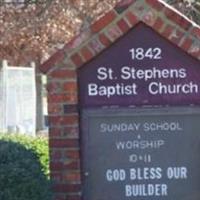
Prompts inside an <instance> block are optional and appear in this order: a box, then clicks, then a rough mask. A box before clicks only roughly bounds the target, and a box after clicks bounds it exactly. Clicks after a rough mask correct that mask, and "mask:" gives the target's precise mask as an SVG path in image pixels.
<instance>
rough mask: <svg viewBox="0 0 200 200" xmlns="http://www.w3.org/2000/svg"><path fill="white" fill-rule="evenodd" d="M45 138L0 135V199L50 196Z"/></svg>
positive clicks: (44, 198) (36, 199)
mask: <svg viewBox="0 0 200 200" xmlns="http://www.w3.org/2000/svg"><path fill="white" fill-rule="evenodd" d="M48 152H49V151H48V140H47V139H46V138H33V137H28V136H23V135H10V134H9V135H5V134H4V135H3V134H1V135H0V199H2V200H50V199H51V192H50V180H49V153H48Z"/></svg>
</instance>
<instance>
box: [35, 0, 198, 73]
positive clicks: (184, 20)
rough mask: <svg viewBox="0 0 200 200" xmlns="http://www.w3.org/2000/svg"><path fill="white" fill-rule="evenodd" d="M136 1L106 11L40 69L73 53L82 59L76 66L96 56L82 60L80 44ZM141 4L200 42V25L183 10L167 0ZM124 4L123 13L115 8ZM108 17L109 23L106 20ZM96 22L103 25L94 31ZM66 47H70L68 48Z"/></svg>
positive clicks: (90, 39) (104, 27)
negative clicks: (171, 4)
mask: <svg viewBox="0 0 200 200" xmlns="http://www.w3.org/2000/svg"><path fill="white" fill-rule="evenodd" d="M136 2H137V3H138V1H135V0H122V1H121V3H118V4H117V5H116V7H115V8H113V9H112V10H111V11H109V12H108V13H105V14H104V15H103V16H102V17H101V18H100V19H98V20H97V21H95V22H94V23H93V24H91V26H89V27H88V29H87V30H85V31H83V32H82V33H80V35H79V36H75V37H74V38H73V39H72V40H71V41H70V42H69V43H68V44H70V45H67V44H66V45H65V46H64V48H63V49H61V50H59V52H56V53H55V54H53V56H51V57H50V58H49V59H48V60H47V61H45V62H44V63H43V64H42V65H41V66H40V68H39V69H40V71H41V72H43V73H48V71H50V70H51V69H52V68H54V67H55V64H56V63H59V62H60V61H61V60H62V59H66V58H64V57H68V58H69V59H71V56H72V54H73V55H77V56H79V57H80V59H79V61H80V60H81V62H79V64H78V65H77V62H75V63H74V65H75V66H76V67H80V66H82V65H84V64H85V63H86V62H88V61H89V60H90V59H92V58H94V57H96V56H97V54H94V55H92V54H91V53H90V52H88V55H89V53H90V54H91V55H90V56H89V58H88V59H83V60H82V58H83V57H84V55H83V56H82V55H81V53H80V45H81V44H82V43H89V42H91V41H92V40H93V38H94V37H96V36H99V35H100V34H102V32H103V31H105V30H107V27H109V25H111V24H112V23H113V21H115V22H119V21H120V20H121V19H122V18H124V16H126V14H128V13H129V12H130V10H131V9H132V8H134V4H135V3H136ZM141 4H145V5H146V6H149V7H150V8H152V10H154V12H162V15H164V17H165V18H166V19H168V21H169V22H170V21H171V23H173V24H174V25H176V27H178V28H180V29H181V30H183V31H185V32H188V31H190V32H189V34H188V38H189V37H194V38H196V39H197V40H199V42H200V26H199V25H197V24H196V23H195V22H193V21H191V20H190V19H189V18H188V17H186V16H185V15H184V14H182V13H181V12H179V11H178V10H176V9H175V8H173V7H172V6H170V5H169V4H167V3H166V2H165V1H163V0H145V1H144V2H143V3H142V2H141ZM124 5H126V8H125V10H124V11H123V12H122V13H117V12H116V10H115V9H116V8H119V7H120V6H121V7H124ZM159 9H160V10H159ZM106 17H108V21H109V23H107V22H106ZM136 17H137V16H136ZM140 21H141V22H142V19H139V18H138V22H140ZM94 24H95V25H97V24H99V25H100V26H101V27H99V28H98V27H95V28H96V29H95V31H93V29H94ZM135 25H136V23H133V24H131V26H130V27H129V29H131V28H133V27H134V26H135ZM147 25H148V26H150V27H152V28H153V24H147ZM102 26H103V27H102ZM154 30H155V31H157V32H159V31H158V30H156V29H154ZM88 32H90V34H86V33H88ZM124 34H125V32H124V33H123V34H122V36H123V35H124ZM159 34H160V35H162V36H164V37H166V36H165V35H164V32H159ZM85 35H86V36H85ZM93 36H94V37H93ZM167 39H168V40H169V41H171V42H173V40H172V39H170V38H167ZM185 40H187V37H186V38H185ZM74 41H75V42H74ZM77 41H78V42H77ZM114 42H115V40H113V41H112V42H110V44H109V45H111V44H112V43H114ZM71 43H72V45H71ZM109 45H108V46H109ZM108 46H105V45H104V48H102V49H101V50H104V49H106V48H107V47H108ZM84 47H85V48H87V45H85V46H82V47H81V49H83V48H84ZM179 47H180V48H182V46H179ZM66 48H68V49H67V50H66ZM182 50H183V51H187V50H186V49H185V48H182ZM66 51H67V52H68V55H66ZM70 53H71V54H70ZM99 53H100V52H99ZM187 53H188V54H190V55H191V56H193V57H195V58H197V59H200V56H199V54H194V53H192V52H187ZM72 57H73V56H72ZM76 61H77V60H76Z"/></svg>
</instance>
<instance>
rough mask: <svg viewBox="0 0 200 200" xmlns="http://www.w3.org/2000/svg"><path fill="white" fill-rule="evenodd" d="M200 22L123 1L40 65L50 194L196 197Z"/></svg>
mask: <svg viewBox="0 0 200 200" xmlns="http://www.w3.org/2000/svg"><path fill="white" fill-rule="evenodd" d="M199 60H200V28H199V27H198V26H197V25H196V24H194V23H193V22H191V21H189V20H188V19H187V18H186V17H184V16H183V15H182V14H180V13H179V12H177V11H176V10H174V9H173V8H171V7H169V6H168V5H167V4H165V3H164V2H163V1H162V0H145V1H134V0H131V1H130V0H129V1H122V2H121V3H119V4H118V5H117V6H116V8H115V9H113V10H111V11H110V12H109V13H107V14H105V16H103V17H102V18H101V19H99V20H98V21H96V22H95V23H94V24H92V25H91V27H90V28H89V29H88V30H86V31H85V32H83V33H81V35H79V36H77V37H76V38H74V39H73V40H72V41H71V42H70V43H68V44H67V45H66V46H65V47H64V48H63V49H62V50H60V51H58V52H57V53H56V54H55V55H53V56H52V57H51V58H50V59H49V60H48V61H46V62H45V63H44V64H43V65H42V66H41V71H43V72H44V73H46V74H47V75H48V86H47V87H48V88H47V89H48V109H49V122H50V127H49V130H50V132H49V146H50V156H51V159H50V160H51V162H50V169H51V178H52V181H53V190H54V192H55V199H56V200H81V199H83V200H110V199H115V200H126V199H127V200H128V199H135V200H150V199H159V200H171V199H176V200H183V199H184V200H199V198H200V170H199V169H200V159H199V152H200V107H199V106H200V62H199Z"/></svg>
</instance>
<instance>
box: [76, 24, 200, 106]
mask: <svg viewBox="0 0 200 200" xmlns="http://www.w3.org/2000/svg"><path fill="white" fill-rule="evenodd" d="M78 75H79V82H80V83H81V84H80V85H79V87H80V103H81V106H82V107H85V108H87V107H96V106H110V105H112V106H113V105H114V106H115V105H117V106H142V105H174V106H176V105H180V106H182V105H190V104H193V105H199V104H200V82H199V80H200V66H199V62H198V61H197V60H195V59H194V58H192V57H191V56H189V55H187V54H186V53H185V52H183V51H182V50H180V49H179V48H178V47H176V46H174V45H173V44H172V43H170V42H169V41H167V40H166V39H164V38H163V37H162V36H160V35H159V34H157V33H156V32H154V31H153V30H152V29H151V28H149V27H147V26H146V25H144V24H142V23H140V24H138V25H137V26H136V27H135V28H134V29H132V30H131V31H130V32H128V33H127V35H125V36H124V37H123V38H121V39H119V41H117V42H115V43H114V44H113V45H112V46H111V47H110V48H108V49H107V50H105V51H104V52H103V53H101V54H100V55H99V56H98V57H96V58H95V59H94V60H92V61H90V62H89V63H87V64H86V65H85V66H84V67H82V68H81V69H80V70H79V73H78Z"/></svg>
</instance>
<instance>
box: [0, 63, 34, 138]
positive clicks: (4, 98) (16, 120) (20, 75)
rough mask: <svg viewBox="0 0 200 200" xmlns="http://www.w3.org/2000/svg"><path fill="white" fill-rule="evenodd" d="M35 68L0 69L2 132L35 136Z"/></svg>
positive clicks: (0, 118)
mask: <svg viewBox="0 0 200 200" xmlns="http://www.w3.org/2000/svg"><path fill="white" fill-rule="evenodd" d="M35 127H36V83H35V66H34V64H31V66H30V67H14V66H8V64H7V62H6V61H3V62H2V64H1V68H0V132H12V133H25V134H29V135H35V129H36V128H35Z"/></svg>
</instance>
